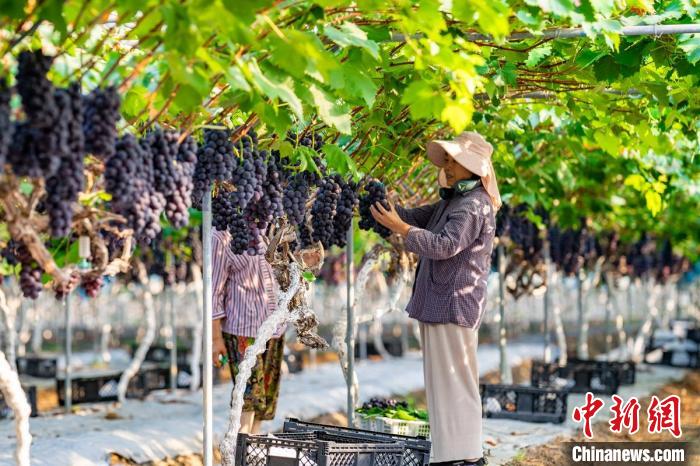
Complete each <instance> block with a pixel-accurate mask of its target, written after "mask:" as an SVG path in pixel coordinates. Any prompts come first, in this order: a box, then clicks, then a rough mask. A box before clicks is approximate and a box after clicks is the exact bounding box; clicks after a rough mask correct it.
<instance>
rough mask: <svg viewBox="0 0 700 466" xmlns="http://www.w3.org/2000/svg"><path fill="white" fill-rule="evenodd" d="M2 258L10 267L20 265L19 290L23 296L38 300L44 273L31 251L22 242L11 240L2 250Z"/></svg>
mask: <svg viewBox="0 0 700 466" xmlns="http://www.w3.org/2000/svg"><path fill="white" fill-rule="evenodd" d="M2 257H3V258H4V259H5V260H6V261H7V263H8V264H9V265H12V266H14V265H17V264H19V265H20V272H19V288H20V290H21V291H22V296H24V297H25V298H28V299H36V298H38V297H39V293H41V290H42V289H43V286H42V284H41V275H42V273H43V272H44V271H43V270H42V269H41V267H39V265H37V263H36V262H35V261H34V258H33V257H32V255H31V253H30V252H29V249H27V247H26V246H25V245H24V244H23V243H20V242H17V241H14V240H10V241H9V242H8V243H7V245H6V246H5V248H4V249H3V250H2Z"/></svg>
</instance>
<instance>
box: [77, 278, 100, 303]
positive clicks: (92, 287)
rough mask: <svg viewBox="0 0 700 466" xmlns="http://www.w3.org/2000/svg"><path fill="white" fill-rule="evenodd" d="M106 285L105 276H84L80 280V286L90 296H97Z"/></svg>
mask: <svg viewBox="0 0 700 466" xmlns="http://www.w3.org/2000/svg"><path fill="white" fill-rule="evenodd" d="M103 285H104V278H103V277H102V276H98V277H83V278H82V279H81V280H80V286H81V288H82V289H83V290H84V291H85V294H86V295H88V296H89V297H90V298H96V297H97V296H98V295H99V294H100V290H101V289H102V286H103Z"/></svg>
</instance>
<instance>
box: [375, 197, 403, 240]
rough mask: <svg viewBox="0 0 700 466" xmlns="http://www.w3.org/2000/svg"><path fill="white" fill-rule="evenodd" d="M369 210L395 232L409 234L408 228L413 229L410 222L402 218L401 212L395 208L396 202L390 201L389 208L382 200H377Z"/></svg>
mask: <svg viewBox="0 0 700 466" xmlns="http://www.w3.org/2000/svg"><path fill="white" fill-rule="evenodd" d="M369 211H370V213H371V214H372V217H374V219H375V220H376V221H377V222H379V223H380V224H382V225H384V226H385V227H387V228H388V229H389V230H391V231H393V232H394V233H398V234H399V235H402V236H406V235H407V234H408V230H410V229H411V226H410V225H409V224H408V223H406V222H404V221H403V220H401V217H399V214H398V213H397V212H396V209H395V208H394V204H393V203H391V202H389V208H388V209H387V208H385V207H384V206H383V205H382V204H381V203H380V202H375V203H374V205H373V206H370V208H369Z"/></svg>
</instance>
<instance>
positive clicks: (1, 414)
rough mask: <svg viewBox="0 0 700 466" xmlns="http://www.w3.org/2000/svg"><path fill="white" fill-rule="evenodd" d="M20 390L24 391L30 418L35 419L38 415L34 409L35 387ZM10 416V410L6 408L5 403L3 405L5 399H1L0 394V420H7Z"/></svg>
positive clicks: (0, 394)
mask: <svg viewBox="0 0 700 466" xmlns="http://www.w3.org/2000/svg"><path fill="white" fill-rule="evenodd" d="M22 389H23V390H24V393H26V394H27V401H28V402H29V406H30V408H31V409H32V413H31V414H30V416H31V417H37V416H38V415H39V414H38V409H37V407H36V387H35V386H34V385H30V386H28V387H22ZM10 416H12V409H10V407H9V406H7V403H5V398H4V397H3V395H2V392H0V419H7V418H9V417H10Z"/></svg>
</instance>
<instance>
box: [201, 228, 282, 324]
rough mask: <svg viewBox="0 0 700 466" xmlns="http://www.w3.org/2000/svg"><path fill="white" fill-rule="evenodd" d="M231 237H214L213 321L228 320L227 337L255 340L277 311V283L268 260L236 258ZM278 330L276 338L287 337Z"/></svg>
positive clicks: (215, 234)
mask: <svg viewBox="0 0 700 466" xmlns="http://www.w3.org/2000/svg"><path fill="white" fill-rule="evenodd" d="M230 241H231V235H230V233H229V232H227V231H223V232H222V231H216V230H215V231H214V234H213V237H212V269H213V277H212V291H213V299H212V302H213V303H212V304H213V318H214V319H224V321H223V322H222V325H221V328H222V330H223V331H224V332H225V333H229V334H232V335H237V336H241V337H255V336H256V335H257V333H258V329H259V328H260V326H261V325H262V323H263V321H264V320H265V319H266V318H267V317H268V316H269V315H270V314H272V312H273V311H274V310H275V308H276V307H277V290H278V285H277V280H275V278H274V276H273V271H272V266H271V265H270V264H269V263H268V262H267V261H266V260H265V257H264V256H249V255H245V254H234V253H233V251H231V248H230V247H229V242H230ZM284 330H285V327H282V328H280V329H278V331H277V333H275V337H279V336H281V335H282V334H284Z"/></svg>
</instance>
